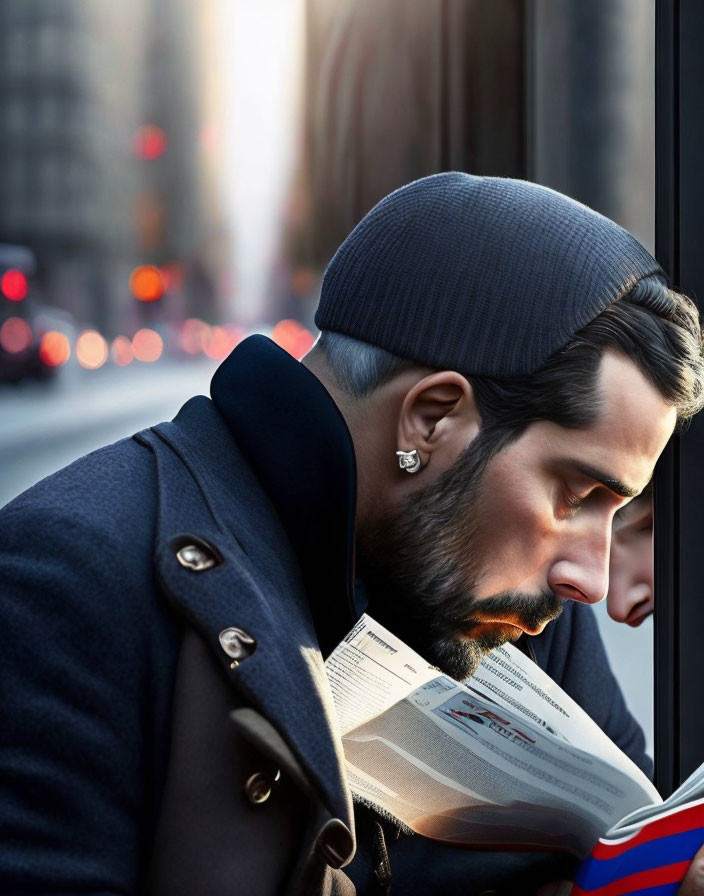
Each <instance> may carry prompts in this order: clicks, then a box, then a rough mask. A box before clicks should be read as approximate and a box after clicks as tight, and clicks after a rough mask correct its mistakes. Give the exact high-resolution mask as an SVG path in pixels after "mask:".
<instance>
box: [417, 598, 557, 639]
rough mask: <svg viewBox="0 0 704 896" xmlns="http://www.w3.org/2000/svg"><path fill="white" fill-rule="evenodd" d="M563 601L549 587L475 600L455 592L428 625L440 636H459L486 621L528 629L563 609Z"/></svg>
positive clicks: (535, 629)
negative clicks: (512, 624)
mask: <svg viewBox="0 0 704 896" xmlns="http://www.w3.org/2000/svg"><path fill="white" fill-rule="evenodd" d="M563 607H564V601H563V600H562V598H559V597H558V596H557V595H556V594H555V593H554V592H553V591H552V590H550V589H547V590H545V591H541V592H538V593H537V594H527V593H525V592H522V591H506V592H502V593H500V594H494V595H491V596H489V597H485V598H482V599H481V600H477V599H476V598H470V599H469V600H468V599H467V595H466V594H465V595H461V596H460V595H455V596H454V598H453V599H452V600H451V601H448V602H447V603H445V605H444V606H443V608H442V610H443V612H442V613H441V614H440V613H438V614H434V615H433V617H432V621H431V626H432V627H433V628H434V634H435V635H436V636H441V637H458V636H459V635H461V634H463V633H465V634H466V633H467V632H468V631H470V630H471V629H472V628H473V627H475V626H480V625H482V623H486V622H511V623H514V624H516V625H518V626H519V627H520V628H523V629H525V630H526V631H528V632H531V631H537V630H539V629H541V628H542V627H543V626H544V625H546V624H547V623H548V622H552V621H553V620H555V619H557V618H558V616H560V614H561V613H562V610H563Z"/></svg>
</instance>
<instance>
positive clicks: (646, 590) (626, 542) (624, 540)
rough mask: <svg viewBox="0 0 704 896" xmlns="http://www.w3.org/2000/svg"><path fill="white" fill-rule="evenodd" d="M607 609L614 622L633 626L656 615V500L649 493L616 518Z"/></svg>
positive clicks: (612, 537)
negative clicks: (654, 532)
mask: <svg viewBox="0 0 704 896" xmlns="http://www.w3.org/2000/svg"><path fill="white" fill-rule="evenodd" d="M606 606H607V609H608V611H609V616H611V618H612V619H615V620H616V622H625V623H627V624H628V625H631V626H633V627H636V626H638V625H640V624H641V623H642V622H643V621H644V620H646V619H647V618H648V616H650V614H651V613H652V612H653V606H654V587H653V498H652V494H651V493H650V492H649V491H648V492H646V493H645V494H643V495H640V496H639V497H637V498H634V500H633V501H631V503H630V504H628V505H627V506H626V507H624V508H623V509H622V510H619V512H618V513H617V514H616V516H615V517H614V525H613V532H612V536H611V561H610V564H609V593H608V594H607V595H606Z"/></svg>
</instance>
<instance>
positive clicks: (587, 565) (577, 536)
mask: <svg viewBox="0 0 704 896" xmlns="http://www.w3.org/2000/svg"><path fill="white" fill-rule="evenodd" d="M560 548H561V549H560V551H559V552H558V555H557V557H556V560H555V562H554V563H553V565H552V566H551V568H550V571H549V573H548V586H549V587H550V588H551V589H552V591H553V592H554V593H555V594H556V595H557V596H558V597H562V598H569V599H570V600H577V601H580V602H581V603H585V604H595V603H598V602H599V601H600V600H603V599H604V598H605V597H606V592H607V591H608V590H609V551H610V548H611V522H610V520H609V524H608V526H601V525H600V526H598V527H596V526H589V527H586V526H583V527H582V531H581V532H575V533H570V534H569V536H568V537H566V538H565V539H564V542H563V543H562V544H561V545H560Z"/></svg>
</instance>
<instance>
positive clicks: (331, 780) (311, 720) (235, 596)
mask: <svg viewBox="0 0 704 896" xmlns="http://www.w3.org/2000/svg"><path fill="white" fill-rule="evenodd" d="M136 438H137V439H138V440H139V441H140V442H142V443H143V444H145V445H147V446H149V447H150V448H151V449H152V451H153V453H154V457H155V459H156V466H157V477H158V501H159V511H158V521H157V535H156V549H155V552H156V556H155V559H156V565H157V571H158V575H159V579H160V582H161V584H162V586H163V588H164V590H165V591H166V593H167V595H168V596H169V598H170V600H171V602H172V603H173V605H174V606H175V608H176V609H177V611H178V612H179V613H180V614H181V615H183V616H184V617H185V618H186V620H187V621H188V623H189V624H190V625H192V626H193V627H194V628H195V629H196V630H197V631H198V632H199V633H200V634H201V636H202V637H203V638H204V639H205V640H206V642H207V643H208V644H209V645H210V646H211V648H212V649H213V651H214V653H215V655H216V657H217V658H218V659H219V661H220V664H221V666H222V669H223V674H224V675H227V676H228V677H229V678H230V680H231V682H232V684H233V685H234V686H235V687H236V688H237V689H238V691H239V692H240V693H241V694H243V695H245V696H246V698H247V699H248V700H250V701H251V703H252V705H253V706H254V707H255V708H256V709H258V710H259V711H260V712H261V713H262V714H263V715H265V716H266V717H267V718H268V719H269V720H270V721H271V722H272V724H273V725H274V726H275V727H276V728H277V729H278V730H279V732H280V733H281V735H282V737H283V738H284V740H286V742H287V743H288V744H289V746H290V748H291V749H292V751H293V753H294V754H295V755H296V757H297V758H298V760H299V762H300V763H301V765H302V767H303V769H304V770H305V771H306V772H307V774H308V775H309V777H310V780H311V782H312V783H313V786H314V788H315V790H316V791H317V792H318V794H319V797H320V799H321V800H322V802H323V804H324V805H325V806H326V807H327V808H328V809H329V811H330V813H331V814H332V815H333V816H336V817H338V818H340V819H342V821H344V822H345V823H346V824H347V825H348V827H349V828H350V829H352V826H353V822H352V805H351V799H350V795H349V790H348V788H347V783H346V776H345V770H344V759H343V755H342V748H341V743H340V737H339V733H338V730H337V722H336V718H335V712H334V707H333V704H332V697H331V695H330V691H329V687H328V684H327V679H326V675H325V669H324V665H323V661H322V657H321V654H320V649H319V647H318V643H317V640H316V637H315V631H314V627H313V623H312V619H311V617H310V613H309V610H308V606H307V601H306V597H305V594H304V592H303V589H302V585H301V580H300V573H299V571H298V566H297V563H296V560H295V556H294V555H293V553H292V550H291V547H290V544H289V541H288V539H287V538H286V535H285V533H284V531H283V529H282V527H281V523H280V522H279V520H278V517H277V516H276V513H275V511H274V509H273V507H272V506H271V504H270V502H269V501H268V499H267V498H266V496H265V495H264V493H263V492H262V490H261V489H260V488H259V486H258V483H257V482H256V480H255V479H254V477H253V475H252V473H251V471H250V470H249V469H248V468H247V467H246V465H245V464H244V462H243V461H242V459H241V456H240V455H239V452H238V450H237V447H236V445H235V444H234V442H233V441H232V439H231V437H230V436H229V434H228V433H227V431H226V429H225V427H224V426H223V424H222V423H221V421H220V420H219V417H218V414H217V411H216V410H215V409H214V408H213V407H212V405H211V403H210V402H209V400H208V399H206V398H202V397H201V398H196V399H192V400H191V401H190V402H189V403H188V404H187V405H185V407H184V408H183V409H182V411H181V412H180V413H179V415H178V417H177V418H176V420H175V421H174V422H173V423H166V424H161V425H160V426H158V427H155V428H154V429H152V430H147V431H145V432H143V433H140V434H139V435H138V436H137V437H136ZM189 535H191V536H196V538H197V539H200V540H202V541H203V542H205V543H207V544H208V545H210V546H211V547H212V549H213V550H214V553H215V555H217V557H218V560H219V561H220V562H217V563H216V565H215V566H213V567H212V568H209V569H207V570H205V571H201V572H197V571H194V570H192V569H189V568H186V567H184V566H182V565H181V564H180V563H179V562H178V560H177V558H176V551H177V549H178V547H179V546H180V545H182V544H183V543H184V536H189ZM232 627H235V628H238V629H241V630H243V631H245V632H246V633H248V634H249V635H250V636H251V637H252V638H254V639H255V641H256V647H255V649H254V650H253V651H252V652H251V654H250V655H248V656H247V657H246V659H244V660H242V661H241V662H240V663H239V664H236V668H231V662H232V661H231V657H230V656H228V655H227V653H226V652H225V651H224V649H223V647H222V646H221V644H220V639H219V636H220V633H221V632H222V631H223V630H225V629H227V628H232Z"/></svg>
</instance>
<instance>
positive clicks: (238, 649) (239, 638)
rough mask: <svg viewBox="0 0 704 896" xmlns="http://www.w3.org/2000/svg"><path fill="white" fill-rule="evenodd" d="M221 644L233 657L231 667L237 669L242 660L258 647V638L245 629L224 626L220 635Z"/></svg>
mask: <svg viewBox="0 0 704 896" xmlns="http://www.w3.org/2000/svg"><path fill="white" fill-rule="evenodd" d="M219 638H220V646H221V647H222V649H223V650H224V651H225V653H226V654H227V655H228V656H229V657H232V659H233V662H232V663H230V666H231V668H233V669H236V668H237V666H238V665H239V663H240V660H244V659H247V657H248V656H251V655H252V654H253V653H254V651H255V650H256V649H257V642H256V640H255V639H254V638H253V637H252V636H251V635H250V634H249V633H248V632H246V631H245V630H244V629H241V628H234V627H231V628H224V629H223V630H222V631H221V632H220V635H219Z"/></svg>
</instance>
